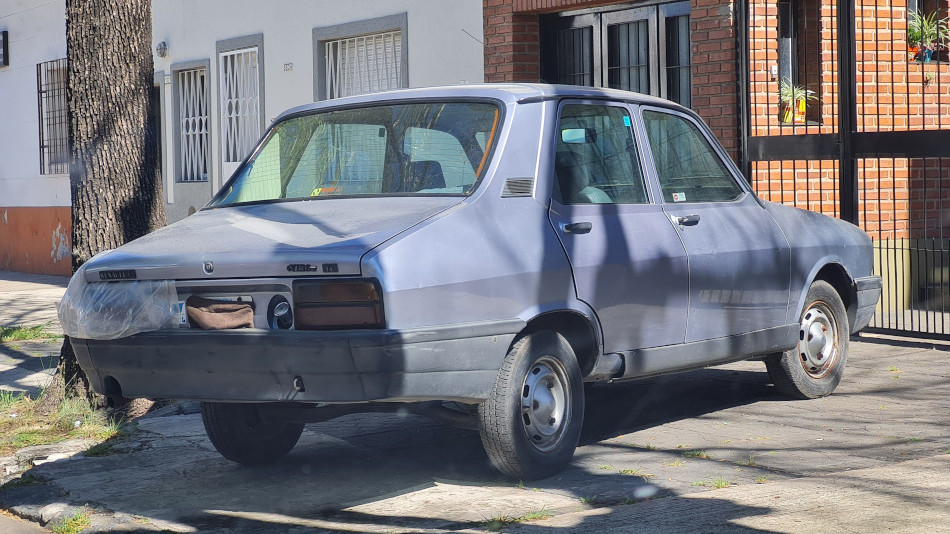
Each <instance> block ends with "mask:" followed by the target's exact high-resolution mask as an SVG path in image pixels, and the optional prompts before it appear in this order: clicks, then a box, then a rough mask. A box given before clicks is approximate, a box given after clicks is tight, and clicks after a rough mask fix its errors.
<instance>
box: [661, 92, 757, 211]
mask: <svg viewBox="0 0 950 534" xmlns="http://www.w3.org/2000/svg"><path fill="white" fill-rule="evenodd" d="M643 123H644V125H645V126H646V131H647V138H648V139H649V141H650V149H651V151H652V153H653V162H654V164H655V165H656V174H657V178H658V179H659V181H660V188H661V189H662V191H663V200H664V201H665V202H729V201H732V200H736V199H737V198H739V197H740V196H741V195H742V188H741V187H740V186H739V184H737V183H736V180H735V178H733V176H732V174H731V173H730V172H729V170H728V169H727V168H726V166H725V165H724V164H723V163H722V160H721V159H719V155H718V154H717V153H716V151H715V150H714V149H713V147H712V146H711V145H710V144H709V141H708V140H707V139H706V137H705V136H703V134H702V132H700V131H699V128H697V127H696V125H695V124H693V123H692V122H690V121H688V120H686V119H685V118H683V117H680V116H678V115H673V114H670V113H662V112H658V111H644V112H643Z"/></svg>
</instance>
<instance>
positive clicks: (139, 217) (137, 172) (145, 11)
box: [50, 0, 165, 396]
mask: <svg viewBox="0 0 950 534" xmlns="http://www.w3.org/2000/svg"><path fill="white" fill-rule="evenodd" d="M66 50H67V59H68V67H67V75H66V98H67V115H68V121H69V127H68V134H67V135H68V140H69V145H70V151H71V153H70V156H71V157H70V163H69V181H70V191H71V193H72V266H73V272H75V271H76V269H78V268H79V267H80V266H81V265H82V264H83V263H85V262H86V261H87V260H88V259H90V258H91V257H92V256H94V255H95V254H97V253H99V252H102V251H104V250H108V249H113V248H116V247H118V246H119V245H122V244H123V243H126V242H128V241H131V240H133V239H136V238H138V237H141V236H143V235H145V234H147V233H149V232H151V231H153V230H155V229H158V228H160V227H162V226H164V225H165V207H164V203H163V201H162V191H161V175H160V167H159V157H158V148H157V147H158V145H157V139H156V138H155V134H156V131H157V129H156V128H155V127H154V126H155V125H154V124H153V122H154V121H157V120H158V117H154V116H152V115H151V114H150V113H149V110H150V103H151V102H150V99H151V98H152V85H153V82H152V80H153V68H154V67H153V64H152V14H151V0H118V1H116V0H67V1H66ZM57 376H58V378H56V380H61V381H62V382H61V383H60V384H57V385H56V386H55V387H57V388H61V389H62V391H63V392H64V394H65V395H80V396H90V395H92V389H91V388H90V387H89V380H88V378H87V377H86V376H85V374H84V373H83V372H82V369H80V368H79V366H78V365H77V364H76V356H75V354H74V353H73V350H72V346H71V345H70V343H69V340H68V339H67V340H66V341H65V342H64V343H63V348H62V351H61V354H60V364H59V367H58V372H57ZM53 389H54V388H52V387H51V391H50V392H51V393H55V391H52V390H53Z"/></svg>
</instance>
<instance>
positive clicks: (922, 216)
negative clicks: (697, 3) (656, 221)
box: [750, 0, 950, 240]
mask: <svg viewBox="0 0 950 534" xmlns="http://www.w3.org/2000/svg"><path fill="white" fill-rule="evenodd" d="M776 4H777V1H776V0H752V2H751V3H750V26H751V31H750V37H751V41H752V43H751V45H750V78H751V85H752V87H751V88H750V99H751V108H752V116H751V118H750V120H751V126H752V132H753V135H759V136H776V135H800V134H819V133H820V134H833V133H835V132H837V128H838V116H837V106H838V100H837V98H838V97H837V95H838V84H837V69H838V64H837V35H836V31H837V30H836V28H837V17H836V4H835V2H821V11H820V15H819V16H820V19H821V20H820V22H821V28H822V30H821V35H820V39H821V42H820V48H819V49H820V58H819V59H820V60H819V61H816V62H815V63H816V65H817V68H818V69H819V70H817V73H818V74H819V78H818V80H817V83H819V84H820V97H821V98H820V102H817V103H814V104H811V103H809V105H815V106H820V110H821V113H820V119H821V120H820V122H813V123H810V124H806V125H788V124H786V125H782V124H780V123H779V119H778V112H779V102H778V89H779V87H778V86H779V82H778V80H777V79H774V78H773V77H772V75H771V72H770V67H771V66H772V65H777V61H778V51H777V38H778V32H777V29H778V24H777V10H776ZM855 11H856V21H855V28H856V31H857V35H856V40H855V51H856V62H857V66H856V74H857V102H856V104H857V109H858V118H857V125H856V126H857V129H858V131H859V132H877V131H906V130H919V129H939V128H941V127H942V128H944V129H946V128H950V65H948V63H947V62H939V63H938V62H930V63H921V62H918V61H910V60H909V56H908V52H907V44H906V32H907V0H857V1H856V8H855ZM809 76H813V75H812V74H811V73H810V74H809ZM812 79H813V80H814V77H813V78H812ZM881 151H882V152H886V151H887V147H881ZM857 169H858V178H859V187H860V191H859V200H860V204H859V217H860V221H859V222H860V224H861V226H862V228H864V230H865V231H867V232H868V233H869V234H871V236H872V238H874V239H875V240H887V239H904V238H919V237H931V236H935V235H939V234H940V232H941V228H942V227H943V224H944V223H943V219H944V218H945V217H944V215H943V212H944V211H947V212H948V213H950V161H942V160H939V159H936V158H934V159H931V160H928V161H926V162H924V161H922V160H919V159H908V158H883V157H882V158H868V159H862V160H859V161H858V162H857ZM753 184H754V186H755V188H756V190H757V191H758V193H759V194H760V195H761V196H762V197H763V198H766V199H768V200H773V201H777V202H783V203H787V204H792V205H796V206H798V207H802V208H806V209H811V210H814V211H819V212H823V213H827V214H830V215H837V214H838V213H837V202H838V199H837V188H838V170H837V162H836V161H833V160H829V161H822V162H805V161H782V162H758V163H756V164H755V165H754V166H753ZM945 192H946V193H945ZM948 227H950V221H948ZM944 233H946V232H945V231H944Z"/></svg>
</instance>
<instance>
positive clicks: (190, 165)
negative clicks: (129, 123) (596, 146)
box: [172, 60, 213, 183]
mask: <svg viewBox="0 0 950 534" xmlns="http://www.w3.org/2000/svg"><path fill="white" fill-rule="evenodd" d="M199 76H201V77H203V78H204V80H203V81H204V87H203V90H202V89H201V88H200V87H199V86H197V85H196V84H195V83H194V82H196V81H197V80H195V79H194V78H196V77H199ZM172 98H173V99H174V103H173V106H174V117H173V120H174V123H173V130H174V135H175V137H174V140H175V141H174V142H175V171H174V176H175V181H176V182H180V183H194V182H207V181H208V180H209V177H210V175H211V121H212V116H213V115H212V112H211V61H210V60H203V61H193V62H188V63H178V64H175V65H172Z"/></svg>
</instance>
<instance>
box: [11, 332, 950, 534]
mask: <svg viewBox="0 0 950 534" xmlns="http://www.w3.org/2000/svg"><path fill="white" fill-rule="evenodd" d="M948 423H950V352H948V351H947V350H946V348H945V347H937V348H935V347H934V346H933V345H931V344H917V343H913V342H906V341H894V340H883V339H870V340H866V341H858V342H853V344H852V351H851V356H850V358H849V361H848V371H847V373H846V375H845V379H844V381H843V382H842V384H841V386H840V387H839V389H838V390H837V391H836V393H835V394H834V395H832V396H831V397H828V398H825V399H819V400H813V401H789V400H785V399H783V398H781V397H779V396H777V395H776V393H775V392H774V391H773V389H772V387H771V385H770V384H769V382H768V377H767V375H766V373H765V372H764V366H763V365H762V364H761V363H757V362H743V363H738V364H733V365H729V366H725V367H720V368H714V369H707V370H702V371H697V372H693V373H687V374H681V375H675V376H669V377H660V378H655V379H649V380H643V381H638V382H634V383H630V384H628V385H624V386H621V387H618V388H613V389H595V390H591V391H590V392H589V395H588V402H587V413H586V425H585V432H584V437H583V443H582V446H581V447H580V448H579V449H578V451H577V454H576V456H575V459H574V462H573V463H572V464H571V466H570V467H569V468H568V469H567V470H565V471H564V472H563V473H562V474H560V475H559V476H556V477H553V478H551V479H547V480H542V481H536V482H526V483H523V484H522V483H519V482H518V481H512V480H506V479H504V478H503V477H501V476H499V475H498V474H496V473H495V472H494V471H492V469H491V468H490V467H489V465H488V461H487V458H486V457H485V455H484V453H483V452H482V450H481V445H480V441H479V438H478V435H477V433H476V432H473V431H468V430H462V429H456V428H452V427H448V426H444V425H441V424H439V423H436V422H433V421H430V420H428V419H426V418H423V417H419V416H414V415H404V416H399V415H394V414H372V415H354V416H347V417H345V418H341V419H338V420H335V421H330V422H325V423H319V424H311V425H308V427H307V430H306V431H305V433H304V436H303V437H302V439H301V441H300V443H299V444H298V446H297V447H296V448H295V449H294V450H293V451H292V452H291V454H289V455H288V456H287V457H286V458H284V459H282V460H281V461H279V462H277V463H276V464H274V465H270V466H266V467H261V468H255V469H249V468H244V467H240V466H238V465H236V464H233V463H230V462H228V461H227V460H224V459H223V458H221V457H220V456H218V455H217V453H216V452H214V450H213V449H212V447H211V445H210V443H209V442H208V441H207V439H206V438H205V436H204V432H203V429H202V426H201V420H200V416H198V415H195V414H192V415H177V416H169V417H155V418H149V419H144V420H142V421H141V422H140V423H139V430H138V432H137V433H136V434H135V435H133V436H130V437H129V438H126V439H124V440H121V441H119V442H117V443H115V444H114V449H113V450H114V454H111V455H109V456H104V457H95V458H74V459H69V460H60V461H56V462H49V463H45V464H42V465H38V466H36V467H34V468H33V469H32V470H31V471H30V473H31V475H33V476H35V477H38V478H39V479H40V480H42V481H43V482H41V483H38V484H33V485H26V486H22V487H17V488H12V489H9V490H6V491H4V492H2V494H0V506H2V507H4V508H6V509H11V510H13V511H14V512H15V513H18V514H20V515H22V516H26V517H28V518H32V519H34V520H36V519H40V518H53V517H56V515H57V514H60V515H62V514H69V513H71V511H73V510H75V508H71V507H80V506H86V507H88V509H90V510H93V511H96V512H97V513H96V514H94V516H93V518H94V524H93V530H92V531H96V530H97V529H98V530H99V531H115V530H119V529H129V528H134V529H138V530H143V531H150V530H158V531H160V530H171V531H174V532H196V531H197V532H221V533H223V532H313V531H336V532H445V531H455V532H458V531H462V532H467V531H471V532H478V531H483V530H484V529H485V528H486V524H485V522H486V521H488V520H490V519H493V518H496V519H497V518H509V519H513V518H521V517H524V516H526V515H530V514H536V515H541V516H547V518H546V519H536V520H532V521H526V522H521V523H512V524H510V525H508V526H507V527H506V528H505V531H510V532H529V533H530V532H541V531H544V532H593V531H597V532H600V531H610V532H617V531H620V532H623V531H638V532H640V531H648V532H810V533H811V532H885V531H886V532H927V533H929V532H950V506H947V505H946V503H947V502H948V498H950V477H947V473H950V435H948V432H947V428H948Z"/></svg>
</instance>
